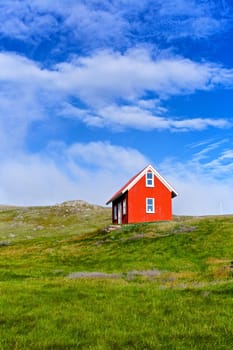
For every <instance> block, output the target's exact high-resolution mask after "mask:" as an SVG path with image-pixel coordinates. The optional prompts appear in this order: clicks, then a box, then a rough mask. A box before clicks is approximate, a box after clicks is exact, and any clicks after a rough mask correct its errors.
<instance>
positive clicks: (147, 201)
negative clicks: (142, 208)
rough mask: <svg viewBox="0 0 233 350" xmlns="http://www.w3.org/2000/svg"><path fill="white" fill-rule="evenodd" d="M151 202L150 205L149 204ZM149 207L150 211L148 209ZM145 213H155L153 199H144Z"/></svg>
mask: <svg viewBox="0 0 233 350" xmlns="http://www.w3.org/2000/svg"><path fill="white" fill-rule="evenodd" d="M149 202H151V203H149ZM150 207H151V209H149V208H150ZM146 213H147V214H154V213H155V199H154V198H146Z"/></svg>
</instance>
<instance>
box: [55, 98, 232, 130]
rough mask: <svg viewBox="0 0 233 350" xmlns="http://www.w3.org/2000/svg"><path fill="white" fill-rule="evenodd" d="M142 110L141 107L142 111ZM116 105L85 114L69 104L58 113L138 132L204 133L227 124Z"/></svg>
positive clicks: (223, 120)
mask: <svg viewBox="0 0 233 350" xmlns="http://www.w3.org/2000/svg"><path fill="white" fill-rule="evenodd" d="M142 107H145V108H144V109H143V108H142ZM142 107H140V106H130V105H128V106H126V105H125V106H117V105H108V106H107V107H103V108H99V109H97V110H96V111H95V112H93V113H92V114H91V113H88V111H86V112H85V111H84V110H82V109H80V108H77V107H73V106H71V105H68V104H67V105H65V107H64V108H63V110H62V112H61V113H62V114H63V115H71V116H73V117H76V118H78V119H80V120H82V121H84V122H85V123H86V124H87V125H90V126H98V127H112V128H119V129H121V128H122V129H125V128H133V129H138V130H155V129H157V130H171V131H189V130H193V131H195V130H198V131H200V130H204V129H206V128H208V127H216V128H227V127H229V126H230V125H231V124H230V122H229V121H227V120H225V119H210V118H206V119H205V118H194V119H179V120H178V119H175V118H169V117H162V116H160V115H159V114H161V112H163V110H162V108H160V107H159V106H157V107H156V109H155V111H156V113H157V111H158V115H156V114H155V113H154V112H153V110H148V109H147V108H146V107H148V106H142Z"/></svg>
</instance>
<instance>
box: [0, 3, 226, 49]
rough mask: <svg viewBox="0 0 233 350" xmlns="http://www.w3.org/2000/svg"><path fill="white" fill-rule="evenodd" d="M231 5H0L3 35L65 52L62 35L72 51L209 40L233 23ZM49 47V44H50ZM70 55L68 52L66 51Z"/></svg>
mask: <svg viewBox="0 0 233 350" xmlns="http://www.w3.org/2000/svg"><path fill="white" fill-rule="evenodd" d="M231 6H232V4H231V3H230V0H225V1H220V0H218V1H215V2H213V1H210V0H208V1H205V2H203V1H201V2H200V1H197V0H189V1H187V0H158V1H150V0H141V1H139V0H134V1H131V0H127V1H110V0H105V1H102V2H96V1H82V0H77V1H73V0H70V1H68V2H64V1H48V0H47V1H46V0H35V1H33V2H32V1H29V0H24V1H23V2H22V1H19V0H15V1H6V2H2V3H1V4H0V33H1V34H2V35H4V36H7V37H11V38H14V39H18V40H22V41H27V42H28V41H30V42H31V44H32V45H33V43H34V44H35V46H36V45H37V44H38V43H41V42H42V41H43V40H46V41H47V42H48V43H49V42H50V37H51V36H53V37H56V48H55V47H49V45H47V46H48V48H50V49H51V50H52V51H53V52H55V51H56V50H57V49H58V51H59V49H60V50H62V48H63V46H64V43H63V41H64V39H63V38H64V33H67V32H69V35H68V36H67V38H66V40H68V41H69V45H71V46H72V47H73V46H74V45H75V44H74V43H75V41H77V42H78V45H79V49H80V50H82V51H83V52H87V51H89V52H90V51H93V50H96V49H99V48H106V47H110V46H111V45H112V44H114V46H115V48H117V49H121V50H122V49H126V48H129V47H132V46H133V45H134V44H135V41H137V42H144V41H145V40H146V41H147V42H150V41H151V42H152V41H153V42H154V41H157V42H159V43H161V37H162V39H163V41H165V42H166V41H172V40H176V39H179V38H184V37H189V38H190V39H195V40H197V39H206V38H208V37H210V36H211V35H213V34H216V33H219V32H220V31H224V29H225V28H227V27H228V26H229V25H230V24H231V25H232V23H231V19H230V18H229V14H230V9H231ZM50 43H51V42H50ZM68 52H69V50H68Z"/></svg>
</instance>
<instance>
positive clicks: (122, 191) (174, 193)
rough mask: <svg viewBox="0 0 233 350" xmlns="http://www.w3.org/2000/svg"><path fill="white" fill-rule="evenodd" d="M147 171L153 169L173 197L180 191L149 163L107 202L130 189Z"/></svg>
mask: <svg viewBox="0 0 233 350" xmlns="http://www.w3.org/2000/svg"><path fill="white" fill-rule="evenodd" d="M147 171H151V172H152V173H153V174H154V175H155V176H156V177H157V178H158V179H159V180H160V181H161V182H162V183H163V184H164V186H165V187H167V189H168V190H169V191H170V192H171V193H172V198H174V197H176V196H177V195H178V193H177V192H176V191H175V189H174V188H173V187H172V186H171V185H170V184H169V183H168V182H167V181H166V180H165V179H164V178H163V177H162V176H161V175H160V174H159V173H158V171H157V170H155V168H154V167H153V166H152V165H150V164H149V165H147V166H146V167H145V168H144V169H142V170H141V171H139V173H137V174H136V175H135V176H133V177H132V178H131V179H130V180H129V181H128V182H127V183H126V184H125V185H124V186H123V187H121V188H120V189H119V190H118V191H117V192H116V193H115V194H114V195H113V196H112V197H111V198H110V199H109V200H108V201H107V202H106V204H109V203H111V202H112V201H114V200H115V199H117V198H118V197H120V196H121V195H122V194H124V193H125V192H126V191H128V190H130V189H131V188H132V187H133V186H134V185H135V184H136V183H137V182H138V181H139V180H140V179H141V178H142V177H143V176H144V175H145V174H146V172H147Z"/></svg>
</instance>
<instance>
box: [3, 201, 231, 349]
mask: <svg viewBox="0 0 233 350" xmlns="http://www.w3.org/2000/svg"><path fill="white" fill-rule="evenodd" d="M110 220H111V211H110V209H106V208H102V207H97V206H91V205H89V204H87V203H83V202H70V203H64V204H62V205H57V206H53V207H31V208H17V207H15V208H14V207H12V208H11V207H9V208H6V207H0V349H1V350H8V349H9V350H11V349H17V350H18V349H20V350H21V349H25V350H26V349H35V350H37V349H38V350H39V349H46V350H47V349H51V350H52V349H62V350H63V349H64V350H65V349H106V350H108V349H116V350H117V349H138V350H143V349H145V350H146V349H155V350H156V349H169V350H170V349H171V350H173V349H174V350H176V349H177V350H179V349H182V350H183V349H203V350H206V349H207V350H208V349H211V350H214V349H229V350H231V349H232V348H233V327H232V324H233V319H232V315H233V262H232V260H233V216H219V217H203V218H197V217H175V218H174V220H173V221H172V222H160V223H150V224H139V225H126V226H122V227H121V228H118V229H117V230H114V231H108V230H106V227H107V226H108V225H109V224H110Z"/></svg>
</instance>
